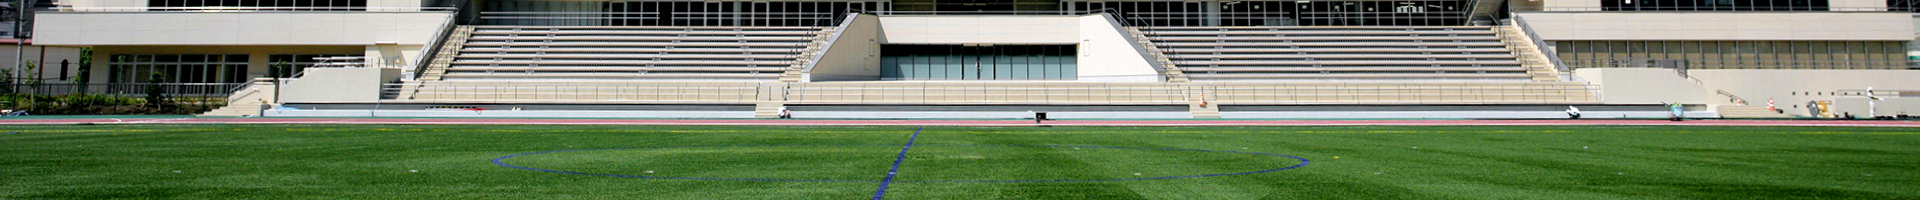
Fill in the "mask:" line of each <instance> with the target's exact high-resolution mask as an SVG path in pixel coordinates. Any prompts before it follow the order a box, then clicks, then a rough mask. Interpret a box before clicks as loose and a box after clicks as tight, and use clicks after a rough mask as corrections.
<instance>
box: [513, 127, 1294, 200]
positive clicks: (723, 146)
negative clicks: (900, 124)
mask: <svg viewBox="0 0 1920 200" xmlns="http://www.w3.org/2000/svg"><path fill="white" fill-rule="evenodd" d="M924 129H925V128H922V130H924ZM919 135H920V131H919V130H916V131H914V134H913V136H910V137H908V138H907V142H908V144H745V145H691V146H656V147H626V148H603V149H570V150H553V151H540V152H528V153H520V154H513V155H507V156H501V157H499V158H494V159H493V164H495V165H500V166H501V167H507V168H514V169H522V170H528V171H538V172H547V173H557V174H572V175H587V176H605V177H618V178H642V179H672V180H703V181H766V182H840V183H887V182H895V183H1048V182H1107V181H1140V180H1164V179H1183V178H1203V177H1216V176H1234V175H1248V174H1259V173H1268V172H1275V171H1281V170H1289V169H1296V168H1301V167H1306V166H1307V163H1309V161H1307V159H1306V158H1301V157H1296V156H1290V155H1282V154H1272V153H1261V152H1245V151H1224V150H1205V149H1181V148H1159V147H1118V146H1094V145H1012V144H1008V145H996V144H920V145H919V146H957V147H1026V148H1104V149H1135V150H1155V151H1189V152H1213V153H1233V154H1248V155H1262V156H1273V157H1285V158H1290V159H1294V160H1299V161H1300V164H1296V165H1292V166H1286V167H1280V168H1273V169H1265V170H1258V171H1246V172H1234V173H1218V174H1200V175H1181V176H1159V177H1141V178H1115V179H1049V180H917V181H894V180H893V178H892V177H893V175H895V174H897V173H899V172H898V171H897V170H899V167H900V166H899V164H900V162H901V161H902V160H904V158H905V152H906V150H907V148H910V147H912V145H913V144H912V143H913V141H914V140H916V139H918V138H919ZM786 146H906V147H902V148H901V150H900V151H901V152H902V153H901V154H900V155H901V156H900V157H898V158H896V160H895V163H894V166H893V169H892V170H890V171H889V172H887V177H888V178H886V179H883V180H871V179H868V180H830V179H774V178H708V177H671V176H641V175H627V174H607V173H588V172H576V171H565V170H554V169H542V168H535V167H526V166H518V165H512V164H507V163H506V162H505V160H507V159H511V158H514V157H520V156H529V155H538V154H549V153H566V152H584V151H607V150H633V149H670V148H729V147H786ZM881 188H882V190H884V189H885V188H886V187H884V186H883V187H881ZM878 195H879V194H878V192H876V195H875V196H878Z"/></svg>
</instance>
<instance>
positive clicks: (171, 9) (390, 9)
mask: <svg viewBox="0 0 1920 200" xmlns="http://www.w3.org/2000/svg"><path fill="white" fill-rule="evenodd" d="M53 10H55V11H59V12H192V13H218V12H328V11H337V12H446V11H454V10H455V9H454V8H443V7H240V6H207V7H72V6H62V7H57V8H54V9H53Z"/></svg>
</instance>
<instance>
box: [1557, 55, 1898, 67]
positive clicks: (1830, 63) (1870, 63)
mask: <svg viewBox="0 0 1920 200" xmlns="http://www.w3.org/2000/svg"><path fill="white" fill-rule="evenodd" d="M1652 62H1671V63H1670V64H1657V63H1652ZM1566 63H1567V66H1568V67H1569V68H1670V69H1671V68H1680V67H1684V68H1687V69H1905V68H1908V67H1910V66H1909V63H1908V62H1906V61H1905V60H1827V61H1798V60H1785V61H1782V60H1774V61H1731V63H1728V62H1721V61H1696V60H1689V59H1653V58H1613V59H1595V60H1571V61H1566ZM1710 63H1711V64H1710ZM1669 65H1672V66H1669Z"/></svg>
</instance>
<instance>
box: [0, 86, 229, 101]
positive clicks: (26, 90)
mask: <svg viewBox="0 0 1920 200" xmlns="http://www.w3.org/2000/svg"><path fill="white" fill-rule="evenodd" d="M246 84H248V83H87V84H78V83H56V84H13V85H0V87H4V88H7V89H10V90H8V91H12V92H13V93H15V94H33V95H46V96H55V95H66V94H101V95H113V96H146V95H147V92H148V91H147V89H148V88H149V87H154V86H157V87H160V91H161V94H165V95H166V96H169V97H222V98H224V97H227V96H228V95H231V94H233V88H235V87H240V86H243V85H246Z"/></svg>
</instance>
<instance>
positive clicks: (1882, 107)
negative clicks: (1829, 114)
mask: <svg viewBox="0 0 1920 200" xmlns="http://www.w3.org/2000/svg"><path fill="white" fill-rule="evenodd" d="M1867 108H1873V110H1874V112H1873V113H1871V114H1873V115H1878V116H1890V115H1900V114H1906V115H1920V98H1882V100H1881V101H1880V102H1874V105H1872V106H1868V105H1867V97H1836V98H1834V99H1833V107H1832V108H1831V111H1833V114H1837V115H1840V116H1842V117H1844V116H1846V115H1847V114H1853V117H1855V118H1871V116H1868V114H1869V113H1868V112H1867ZM1783 109H1787V108H1783ZM1787 110H1789V112H1791V111H1792V110H1795V109H1787ZM1798 110H1800V112H1806V109H1798Z"/></svg>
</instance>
